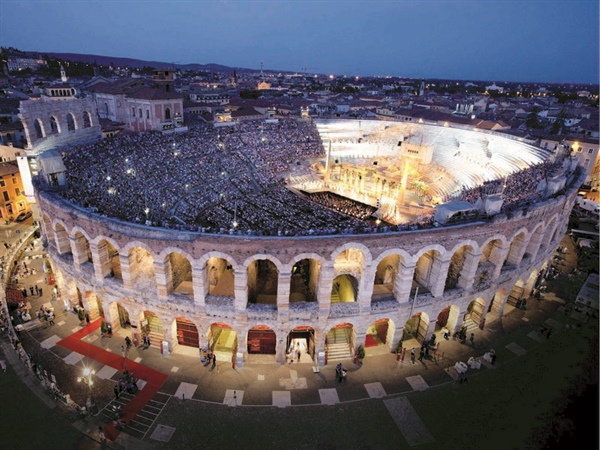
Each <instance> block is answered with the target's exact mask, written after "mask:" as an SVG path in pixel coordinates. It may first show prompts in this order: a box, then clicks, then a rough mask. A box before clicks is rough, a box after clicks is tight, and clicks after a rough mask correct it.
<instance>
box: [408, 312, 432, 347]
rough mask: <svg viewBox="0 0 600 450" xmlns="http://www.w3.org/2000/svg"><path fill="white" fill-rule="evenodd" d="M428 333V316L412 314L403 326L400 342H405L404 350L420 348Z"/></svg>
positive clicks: (422, 313) (418, 313) (425, 314)
mask: <svg viewBox="0 0 600 450" xmlns="http://www.w3.org/2000/svg"><path fill="white" fill-rule="evenodd" d="M428 332H429V314H427V313H425V312H417V313H414V314H413V315H412V316H411V317H410V318H409V319H408V320H407V321H406V323H405V324H404V328H403V332H402V341H403V342H406V345H404V344H403V345H404V347H405V348H408V347H413V346H420V345H421V344H422V343H423V342H425V341H426V340H427V333H428Z"/></svg>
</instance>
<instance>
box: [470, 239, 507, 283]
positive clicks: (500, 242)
mask: <svg viewBox="0 0 600 450" xmlns="http://www.w3.org/2000/svg"><path fill="white" fill-rule="evenodd" d="M505 245H506V241H505V240H504V238H503V237H498V236H494V237H492V238H490V239H489V240H488V241H487V242H486V243H485V244H484V245H483V247H482V249H481V257H480V258H479V264H478V266H477V273H476V277H475V278H476V285H483V284H485V283H487V282H489V281H491V280H493V279H494V273H495V272H496V271H497V270H499V268H501V267H502V265H503V264H504V246H505Z"/></svg>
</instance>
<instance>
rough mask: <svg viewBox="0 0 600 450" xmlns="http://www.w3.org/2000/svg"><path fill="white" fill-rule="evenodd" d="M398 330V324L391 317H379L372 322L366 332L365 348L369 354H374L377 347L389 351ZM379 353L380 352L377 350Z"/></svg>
mask: <svg viewBox="0 0 600 450" xmlns="http://www.w3.org/2000/svg"><path fill="white" fill-rule="evenodd" d="M395 332H396V324H395V323H394V321H393V320H392V319H390V318H387V317H385V318H381V319H377V320H376V321H375V322H372V323H371V324H370V325H369V326H368V327H367V331H366V333H365V348H366V349H367V352H368V353H369V354H373V352H374V350H375V348H377V349H379V350H382V349H383V350H384V351H385V353H388V352H389V351H390V350H391V345H392V341H393V339H394V334H395ZM377 353H379V352H377Z"/></svg>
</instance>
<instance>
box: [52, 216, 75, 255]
mask: <svg viewBox="0 0 600 450" xmlns="http://www.w3.org/2000/svg"><path fill="white" fill-rule="evenodd" d="M54 237H55V245H56V251H57V252H58V254H59V255H69V256H72V252H71V243H70V241H69V233H68V232H67V229H66V228H65V226H64V224H63V223H62V222H56V223H55V224H54Z"/></svg>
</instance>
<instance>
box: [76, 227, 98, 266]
mask: <svg viewBox="0 0 600 450" xmlns="http://www.w3.org/2000/svg"><path fill="white" fill-rule="evenodd" d="M73 232H74V234H73V242H74V244H75V250H76V253H77V255H76V256H77V259H78V261H79V264H80V265H81V264H85V263H90V264H93V260H92V250H91V248H90V241H89V238H88V237H87V236H86V234H85V232H84V231H83V230H82V229H81V228H79V227H75V228H73V229H72V230H71V233H73ZM73 256H74V257H75V255H73Z"/></svg>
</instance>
